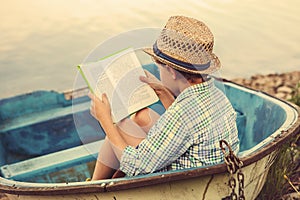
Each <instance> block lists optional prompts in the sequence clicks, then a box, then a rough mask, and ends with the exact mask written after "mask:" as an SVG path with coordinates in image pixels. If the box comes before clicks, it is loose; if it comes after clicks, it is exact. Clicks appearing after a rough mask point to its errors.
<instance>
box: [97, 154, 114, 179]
mask: <svg viewBox="0 0 300 200" xmlns="http://www.w3.org/2000/svg"><path fill="white" fill-rule="evenodd" d="M115 172H116V170H115V169H113V168H111V167H108V166H106V165H104V164H103V163H102V162H101V161H100V160H98V159H97V161H96V166H95V170H94V174H93V178H92V180H93V181H94V180H102V179H109V178H111V177H112V176H113V175H114V173H115Z"/></svg>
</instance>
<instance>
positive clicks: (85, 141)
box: [0, 67, 300, 200]
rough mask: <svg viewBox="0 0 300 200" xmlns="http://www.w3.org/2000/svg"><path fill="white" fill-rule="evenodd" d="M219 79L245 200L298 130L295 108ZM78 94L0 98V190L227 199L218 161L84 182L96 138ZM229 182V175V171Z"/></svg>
mask: <svg viewBox="0 0 300 200" xmlns="http://www.w3.org/2000/svg"><path fill="white" fill-rule="evenodd" d="M152 68H153V67H151V70H155V69H154V68H153V69H152ZM152 72H153V73H157V71H152ZM218 81H219V82H220V81H221V80H218ZM223 83H224V87H225V91H226V94H227V96H228V97H229V99H230V101H231V103H232V104H233V106H234V108H235V110H236V112H237V115H238V117H237V124H238V129H239V138H240V141H241V146H240V150H241V151H240V153H239V154H238V157H239V158H240V160H241V161H242V163H243V165H240V166H242V168H241V173H242V174H243V175H244V176H243V181H244V182H243V185H244V190H242V193H244V195H245V198H246V199H248V200H251V199H255V197H256V196H257V195H258V194H259V192H260V191H261V189H262V187H263V185H264V183H265V180H266V176H267V173H268V170H269V168H270V166H271V165H272V163H273V161H274V158H275V156H276V153H277V150H278V149H279V148H280V147H281V146H282V144H284V143H286V142H288V140H289V138H291V137H292V136H293V135H295V134H298V133H299V131H300V118H299V108H298V107H297V106H295V105H292V104H290V103H287V102H285V101H282V100H279V99H276V98H274V97H271V96H269V95H267V94H265V93H262V92H259V91H255V90H251V89H248V88H245V87H243V86H240V85H237V84H235V83H232V82H230V81H225V80H223ZM80 93H81V94H80ZM85 94H86V93H85V91H84V90H82V91H75V92H72V93H57V92H54V91H37V92H33V93H30V94H25V95H20V96H16V97H13V98H8V99H3V100H1V101H0V118H1V124H0V139H1V141H0V193H5V194H6V195H7V196H8V197H9V199H20V200H21V199H24V200H27V199H31V200H32V199H36V200H38V199H39V200H46V199H62V200H69V199H94V200H100V199H151V200H152V199H212V200H215V199H226V198H227V197H228V196H230V194H231V192H232V190H231V189H230V187H229V185H230V182H229V178H230V177H231V176H230V173H229V172H228V169H230V167H228V165H227V164H226V163H220V164H218V165H214V166H206V167H198V168H191V169H186V170H178V171H169V172H163V173H154V174H148V175H140V176H137V177H132V178H129V177H123V178H116V179H109V180H99V181H89V182H87V181H85V180H86V178H87V177H90V176H91V174H92V171H93V167H94V163H95V159H96V155H97V152H98V149H99V146H100V145H101V139H102V138H103V137H104V134H103V132H102V129H101V127H100V126H99V124H98V123H97V122H96V121H95V120H93V118H92V117H91V116H90V115H89V99H88V98H87V97H86V96H85ZM72 105H73V106H72ZM153 109H157V111H159V110H161V109H162V106H161V105H160V104H159V103H158V104H156V105H153ZM85 134H86V135H85ZM232 179H235V180H237V176H236V174H234V175H233V176H232ZM239 179H240V178H239ZM238 182H239V181H238V180H237V186H236V188H235V192H236V193H238V185H240V184H241V181H240V182H239V184H238Z"/></svg>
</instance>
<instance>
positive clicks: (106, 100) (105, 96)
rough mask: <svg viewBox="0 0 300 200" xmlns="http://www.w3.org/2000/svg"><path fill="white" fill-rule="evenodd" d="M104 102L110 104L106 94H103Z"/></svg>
mask: <svg viewBox="0 0 300 200" xmlns="http://www.w3.org/2000/svg"><path fill="white" fill-rule="evenodd" d="M102 101H103V103H105V104H108V98H107V95H106V94H105V93H103V94H102Z"/></svg>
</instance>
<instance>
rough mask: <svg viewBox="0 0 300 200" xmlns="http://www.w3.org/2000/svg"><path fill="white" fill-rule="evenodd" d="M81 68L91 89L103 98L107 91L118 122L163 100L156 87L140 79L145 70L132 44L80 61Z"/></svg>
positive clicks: (113, 113)
mask: <svg viewBox="0 0 300 200" xmlns="http://www.w3.org/2000/svg"><path fill="white" fill-rule="evenodd" d="M78 69H79V71H80V73H81V75H82V77H83V78H84V80H85V81H86V83H87V85H88V87H89V88H90V90H91V92H93V93H94V94H95V95H96V96H97V97H99V98H100V99H101V96H102V93H106V95H107V97H108V100H109V102H110V105H111V110H112V117H113V121H114V122H119V121H120V120H122V119H124V118H126V117H127V116H129V115H131V114H133V113H135V112H136V111H138V110H140V109H142V108H144V107H147V106H149V105H151V104H153V103H155V102H157V101H158V100H159V99H158V97H157V95H156V93H155V92H154V90H153V89H152V88H151V87H150V86H149V85H148V84H146V83H143V82H141V81H140V79H139V77H140V76H145V72H144V70H143V68H142V65H141V63H140V61H139V59H138V57H137V56H136V54H135V52H134V50H133V49H131V48H127V49H125V50H121V51H119V52H116V53H114V54H112V55H109V56H106V57H104V58H102V59H100V60H99V61H97V62H93V63H87V64H82V65H79V66H78Z"/></svg>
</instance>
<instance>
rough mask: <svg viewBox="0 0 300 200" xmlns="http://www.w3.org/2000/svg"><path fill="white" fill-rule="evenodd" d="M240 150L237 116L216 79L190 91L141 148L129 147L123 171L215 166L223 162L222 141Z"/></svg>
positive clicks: (177, 102)
mask: <svg viewBox="0 0 300 200" xmlns="http://www.w3.org/2000/svg"><path fill="white" fill-rule="evenodd" d="M221 139H225V140H226V141H227V142H228V143H229V144H231V146H232V149H233V150H234V151H235V152H236V153H237V152H238V150H239V139H238V131H237V127H236V113H235V111H234V109H233V108H232V106H231V103H230V102H229V100H228V99H227V98H226V96H225V95H224V94H223V92H221V91H220V90H219V89H218V88H216V87H215V85H214V82H213V79H211V80H209V81H207V82H204V83H201V84H197V85H194V86H190V87H188V88H186V89H185V90H184V91H183V92H182V93H181V94H180V95H179V96H178V97H177V98H176V100H175V101H174V102H173V104H172V105H171V106H170V107H169V108H168V109H167V110H166V112H165V113H164V114H163V115H162V116H161V117H160V118H159V119H158V121H157V123H156V124H155V125H154V126H153V127H152V128H151V129H150V131H149V133H148V136H147V138H145V139H144V140H143V141H142V142H141V143H140V144H139V146H138V147H137V148H134V147H132V146H127V147H126V148H125V150H124V151H123V155H122V158H121V162H120V169H121V170H122V171H123V172H124V173H126V174H127V176H134V175H138V174H145V173H151V172H155V171H163V170H164V169H166V167H167V166H168V167H169V168H170V167H171V169H172V170H177V169H184V168H190V167H198V166H206V165H214V164H217V163H220V162H222V161H223V153H222V151H221V149H220V147H219V141H220V140H221Z"/></svg>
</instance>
